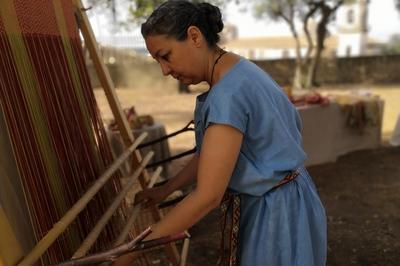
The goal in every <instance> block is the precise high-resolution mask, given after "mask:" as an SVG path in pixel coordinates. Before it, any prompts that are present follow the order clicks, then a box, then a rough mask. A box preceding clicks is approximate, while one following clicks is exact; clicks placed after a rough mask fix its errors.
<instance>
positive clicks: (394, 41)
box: [382, 34, 400, 55]
mask: <svg viewBox="0 0 400 266" xmlns="http://www.w3.org/2000/svg"><path fill="white" fill-rule="evenodd" d="M382 53H383V54H386V55H392V54H400V34H396V35H393V36H392V37H391V38H390V40H389V42H388V43H387V45H386V46H385V47H384V48H383V49H382Z"/></svg>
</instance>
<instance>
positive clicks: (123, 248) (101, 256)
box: [57, 227, 151, 266]
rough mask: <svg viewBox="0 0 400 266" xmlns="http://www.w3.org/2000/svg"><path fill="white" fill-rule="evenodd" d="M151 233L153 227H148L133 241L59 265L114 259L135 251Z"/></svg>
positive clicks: (59, 265) (65, 265)
mask: <svg viewBox="0 0 400 266" xmlns="http://www.w3.org/2000/svg"><path fill="white" fill-rule="evenodd" d="M149 234H151V228H150V227H148V228H147V229H146V230H144V231H143V232H142V233H140V234H139V235H138V236H137V237H136V238H134V239H133V240H132V241H131V242H129V243H126V244H123V245H120V246H118V247H115V248H113V249H110V250H107V251H104V252H100V253H97V254H93V255H90V256H86V257H84V258H80V259H73V260H69V261H66V262H63V263H60V264H58V265H57V266H67V265H85V264H93V263H100V262H104V261H113V260H115V259H116V258H118V257H119V256H121V255H123V254H125V253H128V252H130V251H133V249H134V248H135V247H137V244H138V243H139V242H141V241H142V240H143V239H145V238H146V236H148V235H149Z"/></svg>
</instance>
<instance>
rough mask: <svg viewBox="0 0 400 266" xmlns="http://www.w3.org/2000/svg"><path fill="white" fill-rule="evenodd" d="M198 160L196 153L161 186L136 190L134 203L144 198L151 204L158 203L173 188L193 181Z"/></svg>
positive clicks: (173, 189)
mask: <svg viewBox="0 0 400 266" xmlns="http://www.w3.org/2000/svg"><path fill="white" fill-rule="evenodd" d="M198 162H199V156H198V155H197V154H196V155H194V156H193V158H192V159H190V161H189V163H188V164H187V165H186V166H185V167H184V168H183V169H182V170H181V171H180V172H179V173H178V174H177V175H176V176H175V177H174V178H171V179H170V180H168V182H167V183H166V184H164V185H163V186H159V187H154V188H151V189H145V190H142V191H140V192H138V194H136V196H135V204H137V203H140V202H142V201H144V200H147V201H148V202H151V203H152V204H158V203H160V202H162V201H163V200H164V199H165V198H166V197H168V195H170V194H171V193H172V192H174V191H175V190H177V189H179V188H182V187H183V186H185V185H188V184H190V183H193V182H194V181H195V180H196V174H197V166H198Z"/></svg>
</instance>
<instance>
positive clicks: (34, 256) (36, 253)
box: [18, 132, 147, 266]
mask: <svg viewBox="0 0 400 266" xmlns="http://www.w3.org/2000/svg"><path fill="white" fill-rule="evenodd" d="M146 136H147V133H145V132H144V133H142V134H141V135H140V136H139V138H137V139H136V141H135V142H134V143H133V144H132V145H131V146H130V147H129V148H128V149H127V150H126V151H125V152H124V153H122V154H121V156H119V157H118V159H117V160H115V161H114V163H113V164H112V165H111V166H110V167H109V168H108V169H107V170H106V171H105V172H104V173H103V174H102V175H101V176H100V177H99V179H97V181H96V182H95V183H94V184H93V186H92V187H90V188H89V189H88V190H87V191H86V193H85V194H84V195H83V196H82V197H81V198H80V199H79V200H78V201H77V202H76V203H75V204H74V205H73V206H72V207H71V209H69V210H68V211H67V212H66V214H65V215H64V216H63V217H62V218H61V219H60V220H59V221H58V222H57V223H56V224H54V226H53V228H52V229H51V230H50V231H49V232H48V233H47V234H46V235H45V236H44V237H43V238H42V239H41V240H40V241H39V242H38V243H37V244H36V246H35V247H34V248H33V249H32V250H31V252H29V254H28V255H27V256H26V257H25V258H24V259H23V260H22V261H21V262H20V263H19V264H18V265H21V266H25V265H27V266H28V265H32V264H34V263H35V262H36V261H37V260H38V259H39V258H40V257H41V256H42V255H43V253H44V252H46V250H47V249H48V248H49V247H50V246H51V244H53V242H54V241H55V240H56V239H57V237H58V236H59V235H61V234H62V233H63V232H64V231H65V229H66V228H67V227H68V225H70V224H71V223H72V222H73V221H74V220H75V218H76V216H77V215H78V214H79V213H80V212H81V211H82V210H83V209H84V208H85V207H86V205H87V203H88V202H89V201H90V200H91V199H92V198H93V197H94V195H96V193H97V192H98V191H99V190H100V189H101V188H102V187H103V185H104V184H105V183H106V182H107V181H108V180H109V179H110V178H111V176H112V175H113V173H114V172H115V171H116V170H117V169H118V168H119V167H120V166H121V164H122V163H123V162H124V161H125V160H126V159H127V158H128V157H129V156H130V154H131V153H132V152H133V151H134V150H135V149H136V148H137V146H138V145H139V144H140V143H141V142H142V141H143V140H144V138H145V137H146Z"/></svg>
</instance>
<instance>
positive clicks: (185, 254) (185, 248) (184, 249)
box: [179, 231, 190, 266]
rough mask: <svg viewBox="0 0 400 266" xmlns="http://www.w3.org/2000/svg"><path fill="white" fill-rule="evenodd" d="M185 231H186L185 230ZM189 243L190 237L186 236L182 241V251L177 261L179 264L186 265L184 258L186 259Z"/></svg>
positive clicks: (180, 265)
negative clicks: (179, 259)
mask: <svg viewBox="0 0 400 266" xmlns="http://www.w3.org/2000/svg"><path fill="white" fill-rule="evenodd" d="M186 233H187V231H186ZM188 235H189V234H188ZM189 243H190V238H186V239H185V240H184V241H183V247H182V252H181V261H180V262H179V266H185V265H186V260H187V256H188V253H189Z"/></svg>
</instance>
